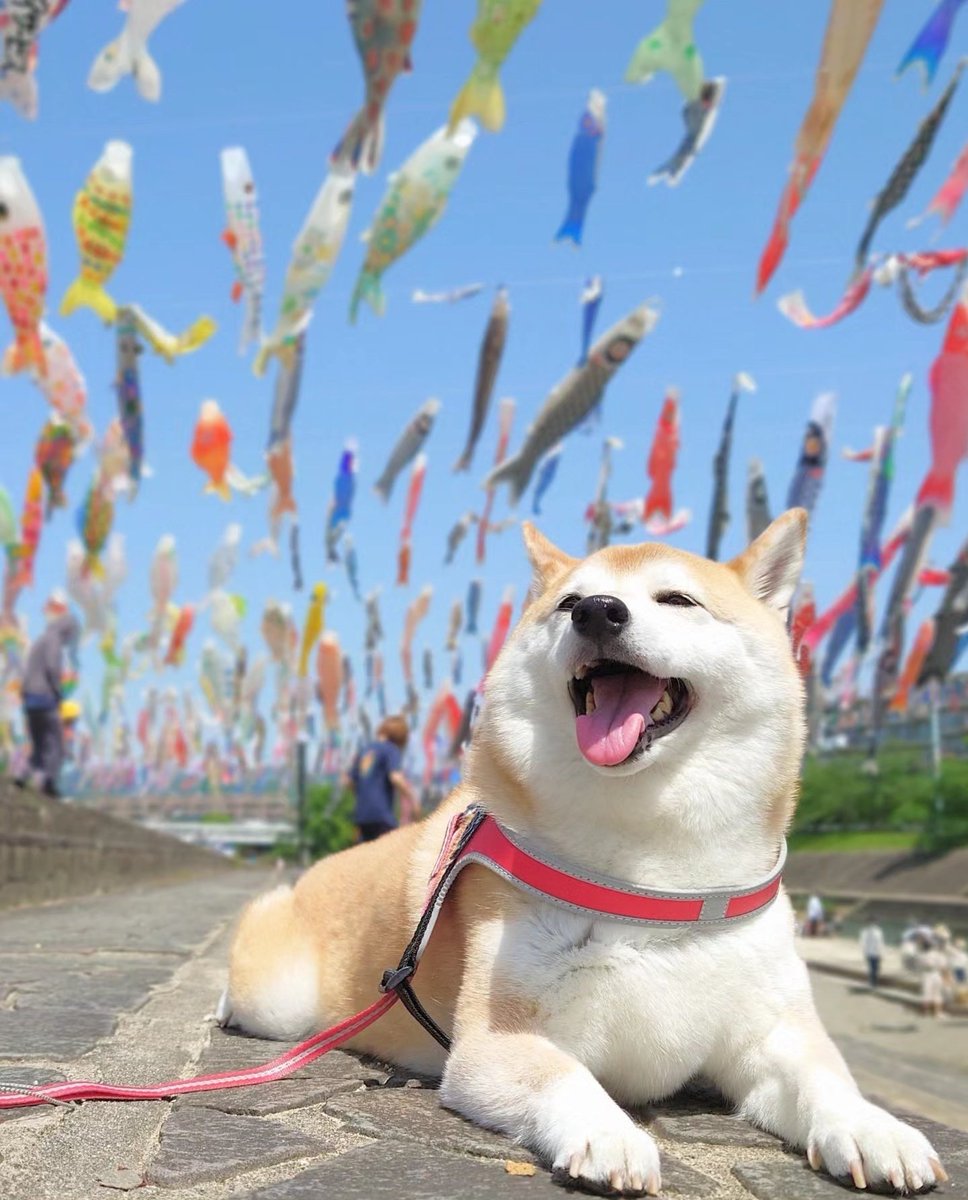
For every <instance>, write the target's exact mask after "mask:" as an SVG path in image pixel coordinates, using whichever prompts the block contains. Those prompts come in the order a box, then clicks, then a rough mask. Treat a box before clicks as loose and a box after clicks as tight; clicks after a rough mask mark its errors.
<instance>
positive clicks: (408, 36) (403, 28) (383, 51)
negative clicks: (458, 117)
mask: <svg viewBox="0 0 968 1200" xmlns="http://www.w3.org/2000/svg"><path fill="white" fill-rule="evenodd" d="M421 4H422V0H349V2H348V4H347V6H346V7H347V13H348V15H349V19H350V26H351V28H352V31H353V40H354V41H355V42H356V50H357V53H358V54H359V56H360V61H361V62H362V64H363V75H364V80H365V83H366V98H365V101H364V103H363V107H362V108H361V109H360V110H359V112H358V113H357V114H356V116H354V118H353V120H352V121H350V123H349V126H348V128H347V129H346V132H345V133H344V134H343V136H342V138H341V139H340V141H339V144H338V145H337V146H336V149H335V150H334V151H333V153H332V156H331V159H330V161H331V162H332V163H334V165H335V164H345V165H348V166H349V167H351V168H352V169H353V170H354V171H362V172H363V174H364V175H371V174H372V173H373V172H374V171H375V170H376V169H377V167H378V166H379V165H380V157H381V155H382V153H383V109H384V106H385V105H386V102H387V97H388V96H389V94H390V89H391V88H392V87H393V84H394V83H395V81H396V79H397V76H398V75H400V73H401V72H408V71H410V70H412V69H413V64H412V62H411V58H410V47H411V46H412V44H413V39H414V37H415V36H416V33H417V22H418V21H419V20H420V6H421Z"/></svg>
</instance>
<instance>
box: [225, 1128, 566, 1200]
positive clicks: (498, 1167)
mask: <svg viewBox="0 0 968 1200" xmlns="http://www.w3.org/2000/svg"><path fill="white" fill-rule="evenodd" d="M567 1194H568V1193H566V1192H564V1191H563V1190H562V1189H561V1188H560V1187H557V1186H555V1184H553V1183H552V1182H551V1178H550V1176H549V1175H548V1174H547V1173H546V1172H543V1171H538V1172H537V1174H535V1175H532V1176H530V1177H529V1176H520V1175H509V1174H508V1173H507V1171H505V1169H504V1167H503V1165H502V1164H500V1163H494V1164H488V1163H481V1162H475V1161H474V1160H473V1159H467V1158H456V1157H454V1156H453V1155H451V1154H440V1153H434V1152H432V1151H431V1150H428V1149H423V1148H421V1147H418V1146H408V1145H403V1144H401V1143H400V1142H389V1143H388V1142H383V1143H379V1142H377V1143H374V1144H372V1145H369V1146H361V1147H359V1148H358V1149H356V1150H348V1151H347V1152H346V1153H345V1154H341V1155H340V1156H339V1157H338V1158H334V1159H331V1160H330V1161H329V1162H326V1163H323V1164H322V1165H321V1166H318V1167H313V1168H312V1169H310V1170H308V1171H303V1172H302V1173H301V1174H299V1175H297V1176H296V1177H295V1178H294V1179H287V1180H285V1181H283V1182H282V1183H276V1184H273V1185H272V1186H270V1187H267V1188H262V1189H261V1190H260V1191H257V1192H251V1193H249V1195H248V1196H244V1197H240V1200H323V1198H324V1197H325V1200H365V1198H366V1197H369V1196H401V1197H406V1200H456V1198H457V1197H459V1198H460V1200H532V1198H533V1200H541V1198H542V1197H545V1198H547V1200H564V1197H565V1196H567Z"/></svg>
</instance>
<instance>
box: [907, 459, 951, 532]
mask: <svg viewBox="0 0 968 1200" xmlns="http://www.w3.org/2000/svg"><path fill="white" fill-rule="evenodd" d="M954 500H955V480H954V476H953V475H942V474H941V472H940V471H938V470H937V469H936V468H935V467H932V468H931V470H930V471H929V472H928V473H927V475H925V477H924V482H923V483H922V484H921V488H920V490H919V491H918V495H917V500H916V504H917V506H918V508H927V507H931V508H933V509H935V510H936V511H937V513H938V516H939V518H940V519H941V520H942V521H945V522H946V521H947V520H948V518H949V517H950V516H951V507H952V505H953V504H954Z"/></svg>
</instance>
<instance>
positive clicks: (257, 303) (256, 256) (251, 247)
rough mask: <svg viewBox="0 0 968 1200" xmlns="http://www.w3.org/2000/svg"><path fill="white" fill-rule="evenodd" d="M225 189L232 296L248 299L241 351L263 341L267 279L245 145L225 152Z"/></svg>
mask: <svg viewBox="0 0 968 1200" xmlns="http://www.w3.org/2000/svg"><path fill="white" fill-rule="evenodd" d="M221 161H222V191H223V195H224V197H225V230H224V232H223V234H222V241H223V242H225V244H226V246H228V248H229V250H230V252H231V254H232V262H233V263H234V265H235V282H234V283H233V285H232V299H233V300H235V301H239V300H241V299H243V297H244V299H245V318H244V320H243V322H242V333H241V336H240V338H239V353H240V354H243V353H245V350H246V349H247V347H248V346H249V345H250V344H253V345H254V344H255V343H257V342H258V341H259V338H260V336H261V333H262V292H263V289H264V287H265V282H266V260H265V254H264V253H263V249H262V231H261V229H260V226H259V200H258V196H257V195H256V190H255V180H254V179H253V177H252V168H251V166H250V165H249V156H248V155H247V154H246V152H245V150H244V149H243V147H242V146H229V147H227V148H226V149H225V150H223V151H222V160H221Z"/></svg>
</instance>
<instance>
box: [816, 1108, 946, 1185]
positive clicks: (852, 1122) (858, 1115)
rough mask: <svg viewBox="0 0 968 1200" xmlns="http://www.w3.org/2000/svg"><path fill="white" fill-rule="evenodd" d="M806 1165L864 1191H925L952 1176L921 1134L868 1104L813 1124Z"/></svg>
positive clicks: (880, 1109) (882, 1110)
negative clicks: (946, 1171)
mask: <svg viewBox="0 0 968 1200" xmlns="http://www.w3.org/2000/svg"><path fill="white" fill-rule="evenodd" d="M807 1161H808V1162H809V1163H810V1166H811V1167H813V1169H814V1170H815V1171H818V1170H820V1169H821V1168H823V1169H824V1170H825V1171H827V1172H828V1173H829V1174H831V1175H833V1176H834V1177H835V1178H837V1179H841V1180H843V1181H844V1182H846V1183H852V1184H853V1185H854V1187H855V1188H858V1189H860V1190H867V1189H870V1190H873V1191H878V1192H884V1191H887V1192H891V1191H893V1192H897V1193H907V1192H921V1191H927V1190H929V1189H930V1188H933V1187H935V1186H936V1185H937V1184H939V1183H944V1182H945V1180H946V1179H947V1178H948V1176H947V1175H946V1174H945V1170H944V1168H943V1167H942V1165H941V1163H940V1162H939V1161H938V1156H937V1154H936V1153H935V1151H934V1149H933V1148H932V1146H931V1143H930V1142H929V1141H928V1139H927V1138H926V1137H925V1136H924V1134H923V1133H920V1132H919V1131H918V1130H917V1129H913V1128H912V1127H911V1126H910V1125H905V1124H904V1122H903V1121H899V1120H898V1119H897V1118H896V1117H892V1116H891V1114H890V1113H889V1112H885V1111H884V1109H882V1108H878V1107H877V1106H876V1105H875V1104H869V1103H868V1102H867V1101H866V1100H859V1101H858V1103H857V1106H856V1108H852V1110H851V1111H850V1112H848V1113H840V1114H837V1116H836V1117H834V1118H831V1119H824V1120H822V1121H818V1122H816V1123H815V1124H814V1127H813V1129H812V1130H811V1131H810V1137H809V1140H808V1142H807Z"/></svg>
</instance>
